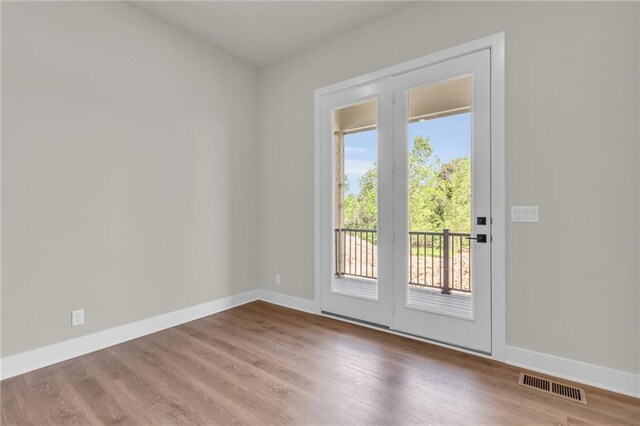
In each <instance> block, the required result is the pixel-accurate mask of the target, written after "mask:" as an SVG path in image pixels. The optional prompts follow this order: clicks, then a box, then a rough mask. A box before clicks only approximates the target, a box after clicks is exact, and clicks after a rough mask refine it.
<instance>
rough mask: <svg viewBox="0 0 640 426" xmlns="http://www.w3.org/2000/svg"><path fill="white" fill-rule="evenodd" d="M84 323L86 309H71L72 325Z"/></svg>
mask: <svg viewBox="0 0 640 426" xmlns="http://www.w3.org/2000/svg"><path fill="white" fill-rule="evenodd" d="M82 324H84V309H78V310H77V311H71V326H72V327H75V326H76V325H82Z"/></svg>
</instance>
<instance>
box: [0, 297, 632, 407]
mask: <svg viewBox="0 0 640 426" xmlns="http://www.w3.org/2000/svg"><path fill="white" fill-rule="evenodd" d="M255 300H264V301H265V302H269V303H273V304H276V305H280V306H285V307H287V308H291V309H296V310H298V311H303V312H308V313H316V303H315V302H314V301H313V300H308V299H302V298H299V297H294V296H289V295H286V294H282V293H276V292H273V291H268V290H261V289H259V290H252V291H248V292H246V293H242V294H237V295H234V296H230V297H225V298H222V299H218V300H214V301H211V302H207V303H203V304H200V305H196V306H191V307H188V308H184V309H180V310H178V311H174V312H169V313H167V314H163V315H158V316H156V317H152V318H147V319H144V320H141V321H137V322H134V323H130V324H125V325H122V326H119V327H114V328H111V329H109V330H104V331H100V332H97V333H93V334H89V335H86V336H82V337H77V338H75V339H71V340H66V341H64V342H60V343H54V344H52V345H48V346H44V347H41V348H37V349H33V350H30V351H27V352H22V353H18V354H15V355H10V356H7V357H4V358H2V361H1V364H0V378H1V379H2V380H4V379H7V378H9V377H13V376H17V375H18V374H23V373H26V372H29V371H32V370H36V369H38V368H42V367H46V366H48V365H51V364H55V363H57V362H61V361H65V360H68V359H71V358H74V357H77V356H80V355H84V354H87V353H90V352H94V351H97V350H99V349H104V348H107V347H109V346H113V345H116V344H118V343H122V342H126V341H128V340H132V339H136V338H138V337H142V336H145V335H147V334H151V333H155V332H157V331H160V330H164V329H167V328H171V327H175V326H176V325H180V324H184V323H185V322H189V321H193V320H196V319H198V318H202V317H205V316H208V315H212V314H215V313H217V312H221V311H225V310H227V309H231V308H234V307H236V306H240V305H243V304H245V303H249V302H253V301H255ZM452 349H454V350H455V348H452ZM506 363H507V364H510V365H513V366H517V367H520V368H525V369H527V370H532V371H537V372H540V373H544V374H548V375H551V376H555V377H559V378H563V379H566V380H571V381H574V382H578V383H584V384H586V385H590V386H595V387H598V388H602V389H607V390H610V391H613V392H618V393H621V394H625V395H629V396H634V397H636V398H638V397H640V375H638V374H633V373H628V372H624V371H619V370H614V369H611V368H606V367H600V366H597V365H593V364H587V363H585V362H580V361H574V360H571V359H567V358H561V357H558V356H554V355H547V354H543V353H540V352H534V351H530V350H527V349H520V348H516V347H513V346H508V347H507V359H506Z"/></svg>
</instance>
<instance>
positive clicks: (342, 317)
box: [320, 311, 494, 359]
mask: <svg viewBox="0 0 640 426" xmlns="http://www.w3.org/2000/svg"><path fill="white" fill-rule="evenodd" d="M320 315H322V316H324V317H327V318H333V319H336V320H339V321H343V322H348V323H350V324H355V325H359V326H362V327H367V328H371V329H373V330H379V331H383V332H385V333H389V334H394V335H396V336H400V337H406V338H408V339H411V340H416V341H418V342H423V343H428V344H431V345H436V346H440V347H443V348H447V349H452V350H454V351H458V352H464V353H466V354H469V355H476V356H479V357H481V358H487V359H494V357H493V356H492V355H491V353H489V352H482V351H477V350H474V349H469V348H466V347H464V346H458V345H453V344H451V343H446V342H441V341H439V340H434V339H429V338H426V337H422V336H418V335H415V334H411V333H405V332H403V331H397V330H393V329H392V328H390V327H389V326H386V325H382V324H376V323H373V322H369V321H363V320H359V319H356V318H351V317H348V316H345V315H340V314H334V313H332V312H327V311H320Z"/></svg>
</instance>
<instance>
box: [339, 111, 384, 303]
mask: <svg viewBox="0 0 640 426" xmlns="http://www.w3.org/2000/svg"><path fill="white" fill-rule="evenodd" d="M333 116H334V120H333V123H334V124H333V132H334V145H335V149H334V152H335V156H334V164H335V167H334V198H335V199H334V225H335V226H334V228H335V230H334V252H335V256H334V258H335V259H334V266H335V278H336V279H335V280H334V284H333V290H334V291H336V292H340V293H345V294H350V295H355V296H360V297H367V298H377V297H378V285H377V264H378V258H377V256H378V250H377V243H378V235H377V226H378V204H377V203H378V169H377V156H378V130H377V116H378V114H377V102H376V100H375V99H372V100H370V101H367V102H363V103H359V104H356V105H350V106H347V107H343V108H338V109H335V110H334V112H333Z"/></svg>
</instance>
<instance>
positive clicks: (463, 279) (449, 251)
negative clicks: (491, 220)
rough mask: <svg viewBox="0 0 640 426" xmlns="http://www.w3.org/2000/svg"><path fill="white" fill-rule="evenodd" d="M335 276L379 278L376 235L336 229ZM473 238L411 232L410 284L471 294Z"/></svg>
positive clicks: (364, 230)
mask: <svg viewBox="0 0 640 426" xmlns="http://www.w3.org/2000/svg"><path fill="white" fill-rule="evenodd" d="M334 232H335V238H334V241H335V250H334V251H335V274H336V276H354V277H360V278H371V279H375V278H377V262H378V250H377V243H378V241H377V231H376V230H371V229H336V230H334ZM468 237H470V234H466V233H460V232H450V231H449V230H448V229H444V230H443V231H442V232H418V231H410V232H409V265H408V269H409V284H410V285H414V286H421V287H432V288H440V289H442V293H445V294H450V293H451V291H452V290H455V291H461V292H467V293H469V292H471V248H472V244H470V243H469V240H468Z"/></svg>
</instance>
